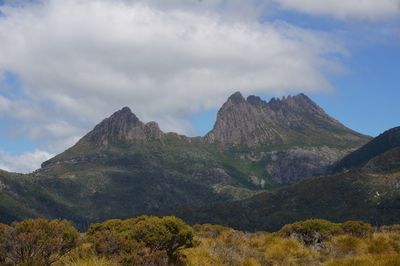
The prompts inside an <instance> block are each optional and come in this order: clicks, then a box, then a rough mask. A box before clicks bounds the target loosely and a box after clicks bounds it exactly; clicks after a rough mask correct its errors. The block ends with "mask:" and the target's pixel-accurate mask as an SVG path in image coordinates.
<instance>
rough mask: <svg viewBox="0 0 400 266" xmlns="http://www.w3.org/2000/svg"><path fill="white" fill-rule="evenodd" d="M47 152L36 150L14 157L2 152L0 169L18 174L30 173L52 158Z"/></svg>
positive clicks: (0, 152) (0, 153)
mask: <svg viewBox="0 0 400 266" xmlns="http://www.w3.org/2000/svg"><path fill="white" fill-rule="evenodd" d="M53 156H54V155H53V154H50V153H48V152H46V151H41V150H36V151H32V152H26V153H23V154H20V155H12V154H9V153H7V152H4V151H0V169H3V170H6V171H12V172H18V173H30V172H32V171H34V170H36V169H38V168H39V167H40V164H41V163H42V162H44V161H46V160H48V159H50V158H51V157H53Z"/></svg>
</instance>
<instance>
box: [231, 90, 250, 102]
mask: <svg viewBox="0 0 400 266" xmlns="http://www.w3.org/2000/svg"><path fill="white" fill-rule="evenodd" d="M244 102H246V100H245V99H244V97H243V95H242V94H241V93H240V92H239V91H237V92H235V93H234V94H232V95H231V96H230V97H229V98H228V101H227V103H232V104H239V103H244Z"/></svg>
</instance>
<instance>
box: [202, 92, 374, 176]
mask: <svg viewBox="0 0 400 266" xmlns="http://www.w3.org/2000/svg"><path fill="white" fill-rule="evenodd" d="M370 139H371V138H370V137H367V136H364V135H362V134H359V133H357V132H355V131H353V130H351V129H348V128H346V127H345V126H344V125H343V124H341V123H339V122H338V121H337V120H335V119H333V118H332V117H330V116H329V115H328V114H326V113H325V111H324V110H323V109H322V108H321V107H319V106H318V105H317V104H316V103H314V102H313V101H312V100H311V99H310V98H308V97H307V96H306V95H304V94H299V95H296V96H288V97H284V98H282V99H276V98H273V99H271V100H270V101H269V102H266V101H263V100H261V99H260V97H257V96H253V95H251V96H249V97H247V99H245V98H244V97H243V96H242V94H241V93H240V92H236V93H234V94H233V95H232V96H231V97H229V99H228V100H227V102H226V103H225V104H224V105H223V106H222V107H221V109H220V110H219V111H218V115H217V120H216V123H215V125H214V128H213V129H212V130H211V131H210V132H209V133H208V134H207V135H206V136H205V137H204V138H203V140H204V141H205V142H206V143H209V144H218V145H220V146H222V147H225V149H228V150H229V157H230V158H232V159H234V160H237V161H239V162H241V163H243V162H246V164H248V165H250V166H249V167H250V168H252V169H253V171H252V172H251V173H250V175H251V176H253V177H254V178H255V179H258V180H272V181H273V182H275V183H278V184H290V183H294V182H298V181H299V180H302V179H304V178H306V177H311V176H319V175H323V174H326V173H327V170H328V168H329V166H330V165H332V164H333V163H334V162H336V161H337V160H339V159H341V158H342V157H343V156H345V155H346V154H348V153H349V152H351V151H353V150H354V149H356V148H358V147H360V146H361V145H363V144H365V143H366V142H368V141H369V140H370Z"/></svg>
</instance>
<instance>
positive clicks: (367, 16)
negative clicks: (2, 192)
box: [0, 0, 400, 172]
mask: <svg viewBox="0 0 400 266" xmlns="http://www.w3.org/2000/svg"><path fill="white" fill-rule="evenodd" d="M0 14H1V16H0V51H1V53H0V77H1V78H0V168H2V169H7V170H11V171H18V172H29V171H32V170H34V169H36V168H38V167H39V166H40V163H41V162H42V161H44V160H46V159H48V158H49V157H51V156H54V155H55V154H57V153H59V152H62V151H63V150H64V149H66V148H68V147H69V146H71V145H73V144H74V143H75V142H76V141H77V140H78V139H79V138H80V137H81V136H82V135H84V134H85V133H86V132H87V131H89V130H90V129H91V128H93V126H94V125H95V124H96V123H98V122H99V121H101V120H102V119H103V118H105V117H107V116H109V115H110V114H111V113H112V112H114V111H116V110H118V109H120V108H121V107H123V106H129V107H130V108H131V109H132V110H133V111H134V112H135V113H136V114H137V115H138V116H139V117H140V118H141V119H142V120H143V121H145V122H147V121H150V120H155V121H157V122H159V124H160V126H161V128H162V129H164V130H165V131H178V132H179V133H184V134H187V135H203V134H205V133H206V132H208V131H209V130H210V129H211V128H212V126H213V123H214V121H215V117H216V113H217V111H218V107H219V106H220V105H221V104H222V103H223V102H224V100H225V99H226V98H227V97H228V96H229V95H230V94H232V93H233V92H235V91H238V90H239V91H242V93H243V94H244V95H245V96H247V95H250V94H255V95H260V96H261V97H262V98H264V99H266V100H268V99H269V98H271V97H282V96H285V95H288V94H297V93H300V92H304V93H305V94H307V95H309V96H310V97H311V98H312V99H313V100H314V101H315V102H317V103H318V104H319V105H320V106H322V107H323V108H324V109H325V110H326V111H327V112H328V113H329V114H330V115H332V116H333V117H335V118H337V119H338V120H340V121H341V122H342V123H344V124H345V125H346V126H348V127H350V128H352V129H354V130H357V131H359V132H361V133H364V134H368V135H371V136H376V135H378V134H379V133H381V132H383V131H385V130H387V129H389V128H392V127H395V126H400V121H399V117H400V109H399V108H398V106H399V104H398V102H399V99H400V90H399V84H400V75H399V70H400V19H399V18H400V0H382V1H375V0H365V1H357V0H326V1H324V4H321V1H319V0H302V1H297V0H296V1H295V0H249V1H240V0H231V1H226V0H203V1H197V0H193V1H180V0H163V1H161V0H148V1H140V0H117V1H110V0H88V1H79V0H72V1H60V0H44V1H23V0H20V1H8V0H3V1H1V0H0Z"/></svg>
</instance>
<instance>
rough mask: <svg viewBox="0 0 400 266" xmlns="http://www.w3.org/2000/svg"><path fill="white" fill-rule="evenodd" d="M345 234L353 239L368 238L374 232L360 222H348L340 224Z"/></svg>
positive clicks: (367, 225)
mask: <svg viewBox="0 0 400 266" xmlns="http://www.w3.org/2000/svg"><path fill="white" fill-rule="evenodd" d="M342 229H343V232H344V233H345V234H349V235H352V236H355V237H370V236H371V235H372V233H373V232H374V228H373V227H372V226H371V225H370V224H367V223H364V222H361V221H348V222H345V223H343V224H342Z"/></svg>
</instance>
